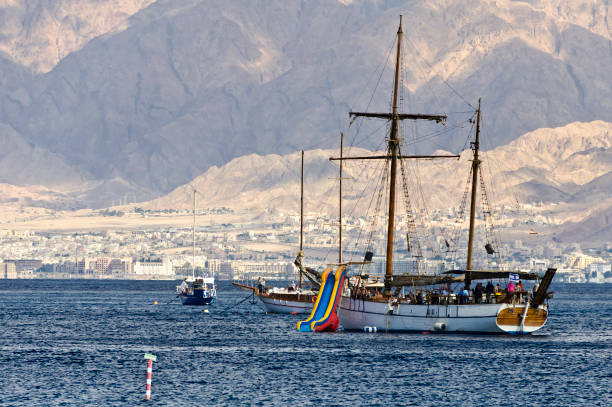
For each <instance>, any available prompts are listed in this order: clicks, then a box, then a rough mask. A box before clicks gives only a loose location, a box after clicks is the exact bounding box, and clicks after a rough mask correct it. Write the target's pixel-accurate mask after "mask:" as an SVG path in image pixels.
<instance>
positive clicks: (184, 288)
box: [179, 278, 189, 294]
mask: <svg viewBox="0 0 612 407" xmlns="http://www.w3.org/2000/svg"><path fill="white" fill-rule="evenodd" d="M188 287H189V284H187V278H184V279H183V282H182V283H181V285H180V286H179V290H180V291H181V294H185V292H186V291H187V288H188Z"/></svg>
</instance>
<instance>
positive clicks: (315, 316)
mask: <svg viewBox="0 0 612 407" xmlns="http://www.w3.org/2000/svg"><path fill="white" fill-rule="evenodd" d="M332 276H333V278H332ZM345 279H346V266H340V267H338V270H336V272H335V273H332V270H331V269H330V268H327V269H326V270H325V271H324V272H323V275H322V276H321V289H320V290H319V295H318V296H317V300H316V302H315V305H314V308H313V309H312V312H311V313H310V316H309V317H308V319H306V320H304V321H300V322H298V324H297V329H298V331H301V332H312V331H315V332H323V331H331V332H335V331H336V329H338V324H339V323H340V322H339V321H338V315H336V307H337V306H338V301H340V295H341V293H342V286H343V285H344V280H345Z"/></svg>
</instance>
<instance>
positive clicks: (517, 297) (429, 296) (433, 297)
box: [353, 280, 538, 306]
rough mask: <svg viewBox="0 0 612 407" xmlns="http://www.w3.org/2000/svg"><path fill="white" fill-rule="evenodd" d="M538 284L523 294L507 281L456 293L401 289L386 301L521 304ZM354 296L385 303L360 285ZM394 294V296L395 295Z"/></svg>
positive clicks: (377, 292) (392, 303)
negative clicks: (502, 286) (502, 285)
mask: <svg viewBox="0 0 612 407" xmlns="http://www.w3.org/2000/svg"><path fill="white" fill-rule="evenodd" d="M537 289H538V284H536V285H534V287H533V290H532V292H528V291H525V289H524V287H523V282H522V281H520V280H519V281H518V282H517V283H516V284H515V283H514V282H512V281H509V282H508V284H507V285H506V287H505V288H503V289H502V288H500V286H499V284H495V285H493V283H492V282H491V281H489V282H488V283H487V285H486V286H483V284H482V283H480V282H479V283H477V284H476V285H475V286H474V288H473V289H467V288H466V287H463V288H460V289H459V290H458V291H457V292H456V293H455V292H453V290H452V288H451V287H450V285H446V284H442V285H440V287H439V288H434V289H422V288H415V289H414V290H413V289H410V290H408V292H407V293H404V290H402V291H401V292H400V293H399V295H391V296H390V297H388V298H387V300H386V301H388V302H389V304H390V306H395V305H397V304H400V303H401V304H494V303H500V302H511V303H518V304H523V303H525V302H526V301H529V300H530V299H531V298H533V296H534V295H535V293H536V291H537ZM353 294H354V295H353V296H354V297H356V298H359V299H364V300H365V299H367V300H375V301H385V298H384V296H383V293H382V289H380V288H377V289H367V288H366V287H364V286H363V285H362V286H360V287H357V288H356V289H355V290H354V291H353ZM396 294H397V293H396Z"/></svg>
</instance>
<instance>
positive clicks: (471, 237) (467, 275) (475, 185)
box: [465, 99, 481, 290]
mask: <svg viewBox="0 0 612 407" xmlns="http://www.w3.org/2000/svg"><path fill="white" fill-rule="evenodd" d="M479 149H480V99H478V110H477V112H476V136H475V137H474V142H473V143H472V151H473V152H474V159H473V160H472V196H471V200H470V231H469V235H468V250H467V264H466V267H465V269H466V273H465V288H466V289H468V290H469V288H470V284H471V281H472V279H471V273H470V271H471V270H473V267H472V254H473V251H474V220H475V218H476V199H477V195H476V192H477V191H478V168H479V167H480V162H481V161H480V159H479V158H478V151H479Z"/></svg>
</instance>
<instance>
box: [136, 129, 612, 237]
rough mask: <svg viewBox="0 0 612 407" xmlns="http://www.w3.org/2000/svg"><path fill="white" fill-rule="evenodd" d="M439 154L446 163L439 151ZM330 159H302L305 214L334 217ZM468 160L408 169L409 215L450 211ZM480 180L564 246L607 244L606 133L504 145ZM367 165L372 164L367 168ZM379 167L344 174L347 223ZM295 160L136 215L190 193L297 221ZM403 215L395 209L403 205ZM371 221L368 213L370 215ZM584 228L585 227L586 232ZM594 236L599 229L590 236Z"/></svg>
mask: <svg viewBox="0 0 612 407" xmlns="http://www.w3.org/2000/svg"><path fill="white" fill-rule="evenodd" d="M438 153H444V152H442V151H439V152H438ZM369 154H373V153H372V152H371V151H368V150H364V149H360V148H351V149H347V151H345V155H346V156H350V155H357V156H363V155H369ZM331 156H336V157H337V156H338V151H337V150H311V151H306V152H305V166H304V167H305V169H304V173H305V181H304V185H305V188H304V189H305V193H304V196H305V204H304V206H305V210H306V211H307V212H312V213H327V214H329V215H331V216H335V214H336V212H337V202H338V182H337V177H338V167H337V165H336V164H332V163H330V161H329V157H331ZM471 158H472V153H471V151H470V150H466V151H463V152H462V153H461V158H460V159H458V160H457V159H450V160H448V159H446V160H435V161H430V160H427V161H420V162H419V163H418V165H417V164H416V163H415V162H414V161H413V162H412V163H409V164H408V167H407V168H405V172H406V173H407V174H408V175H407V176H406V179H407V185H408V186H409V193H410V195H411V196H412V198H411V199H412V201H413V207H415V208H417V209H420V208H422V207H423V206H424V205H426V206H427V208H428V209H429V210H432V209H441V210H443V211H447V210H448V209H449V208H455V209H457V208H458V207H459V205H460V200H461V197H462V196H463V190H464V188H465V185H466V181H467V179H468V177H469V167H470V160H471ZM482 160H483V165H482V172H483V175H484V179H485V181H486V185H487V188H488V197H489V200H490V201H491V204H492V205H493V206H494V207H495V208H499V207H501V205H505V206H506V207H515V206H516V205H517V203H518V204H531V205H534V206H537V207H539V208H540V209H539V210H538V215H544V216H547V217H552V218H556V223H558V225H559V227H558V228H557V229H555V230H556V231H558V233H559V235H560V236H561V235H563V236H564V237H565V239H566V240H569V241H574V240H572V238H571V233H573V232H572V231H574V233H578V229H579V231H580V235H576V237H578V236H584V238H585V239H587V238H588V236H586V235H585V233H586V232H585V230H589V231H590V232H591V234H592V236H593V237H597V238H604V239H607V240H611V239H612V234H611V232H610V228H608V227H607V226H606V225H609V223H610V221H611V220H612V217H610V211H611V210H612V189H610V188H609V187H606V186H609V185H610V182H611V179H612V123H607V122H602V121H595V122H591V123H579V122H576V123H571V124H569V125H567V126H564V127H560V128H555V129H539V130H536V131H534V132H530V133H527V134H525V135H523V136H521V137H519V138H518V139H516V140H515V141H513V142H511V143H510V144H508V145H506V146H502V147H497V148H493V149H490V150H485V151H483V154H482ZM370 163H371V162H370ZM380 170H381V168H380V164H365V163H364V162H358V161H347V162H346V165H345V167H344V169H343V171H344V177H347V178H348V180H347V181H346V182H345V183H344V193H343V207H344V208H345V209H344V211H345V213H346V214H347V215H351V214H354V215H363V214H366V213H370V214H371V213H372V209H373V208H374V206H375V204H374V203H373V200H372V196H376V195H377V194H376V188H377V186H376V182H374V181H373V178H374V177H375V176H376V175H377V174H380V173H381V172H380ZM299 188H300V153H299V152H295V153H291V154H288V155H283V156H281V155H266V156H259V155H256V154H252V155H249V156H243V157H239V158H236V159H234V160H232V161H231V162H229V163H228V164H226V165H224V166H222V167H213V168H211V169H209V170H208V171H206V172H205V173H204V174H203V175H201V176H199V177H197V178H196V179H194V180H193V182H191V183H190V184H188V185H183V186H181V187H179V188H177V189H176V190H174V191H173V192H172V193H170V194H168V195H166V196H164V197H161V198H158V199H156V200H153V201H151V202H149V203H146V204H144V205H143V206H144V207H146V208H150V209H166V208H174V209H179V208H180V209H189V208H191V205H192V193H193V189H195V190H196V191H198V194H197V201H198V208H214V207H228V208H231V209H234V210H237V211H247V212H250V213H251V215H252V216H260V215H262V214H264V215H265V214H268V215H279V214H285V215H286V214H297V213H299V196H300V195H299ZM400 205H401V204H400ZM368 211H369V212H368ZM583 222H585V223H584V224H583ZM584 225H591V226H589V227H586V226H584ZM593 226H597V227H596V228H594V227H593Z"/></svg>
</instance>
